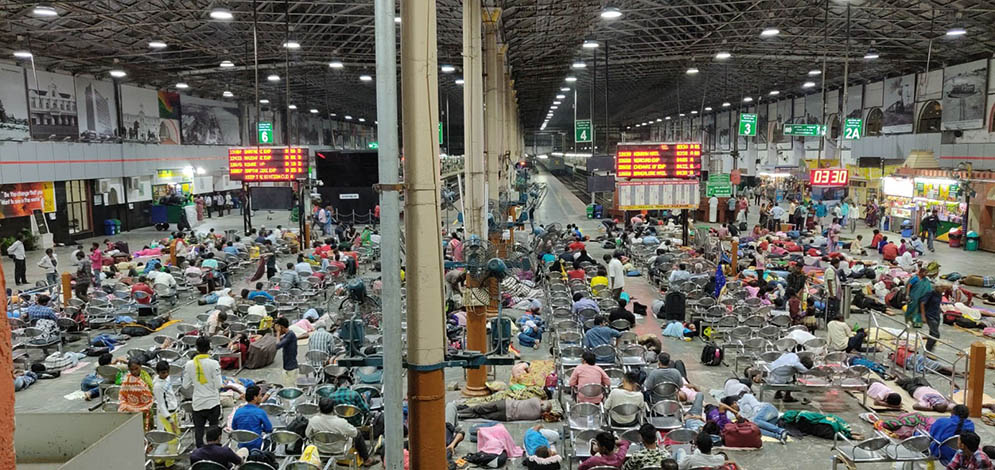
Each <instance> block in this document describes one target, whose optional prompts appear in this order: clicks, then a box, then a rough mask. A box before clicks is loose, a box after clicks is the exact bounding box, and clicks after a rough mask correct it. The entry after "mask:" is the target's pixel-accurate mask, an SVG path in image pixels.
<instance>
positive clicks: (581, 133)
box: [574, 119, 592, 142]
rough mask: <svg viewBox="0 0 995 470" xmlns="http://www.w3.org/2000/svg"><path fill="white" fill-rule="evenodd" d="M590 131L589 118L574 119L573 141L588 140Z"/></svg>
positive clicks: (589, 139)
mask: <svg viewBox="0 0 995 470" xmlns="http://www.w3.org/2000/svg"><path fill="white" fill-rule="evenodd" d="M591 132H592V130H591V120H590V119H578V120H576V121H574V142H590V141H591Z"/></svg>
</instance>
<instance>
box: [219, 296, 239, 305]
mask: <svg viewBox="0 0 995 470" xmlns="http://www.w3.org/2000/svg"><path fill="white" fill-rule="evenodd" d="M218 306H219V307H234V306H235V298H234V297H232V296H230V295H222V296H219V297H218Z"/></svg>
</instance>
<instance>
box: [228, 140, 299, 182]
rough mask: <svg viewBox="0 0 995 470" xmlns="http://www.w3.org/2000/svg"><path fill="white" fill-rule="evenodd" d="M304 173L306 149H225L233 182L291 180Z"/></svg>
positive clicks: (229, 174)
mask: <svg viewBox="0 0 995 470" xmlns="http://www.w3.org/2000/svg"><path fill="white" fill-rule="evenodd" d="M305 172H307V150H306V149H303V148H300V147H258V148H257V147H248V148H230V149H228V176H229V178H230V179H231V180H232V181H248V182H252V181H294V180H296V179H298V178H300V177H303V176H304V173H305Z"/></svg>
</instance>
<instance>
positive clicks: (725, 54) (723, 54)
mask: <svg viewBox="0 0 995 470" xmlns="http://www.w3.org/2000/svg"><path fill="white" fill-rule="evenodd" d="M730 57H732V54H730V53H728V52H726V51H722V52H719V53H718V54H715V58H716V59H718V60H726V59H728V58H730Z"/></svg>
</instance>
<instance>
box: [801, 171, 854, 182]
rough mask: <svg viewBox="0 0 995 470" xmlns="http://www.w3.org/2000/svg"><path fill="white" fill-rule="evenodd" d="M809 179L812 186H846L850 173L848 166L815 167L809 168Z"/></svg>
mask: <svg viewBox="0 0 995 470" xmlns="http://www.w3.org/2000/svg"><path fill="white" fill-rule="evenodd" d="M808 181H809V183H810V184H811V185H812V186H846V185H847V184H848V183H849V182H850V174H849V173H848V171H847V169H846V168H815V169H813V170H809V173H808Z"/></svg>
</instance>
